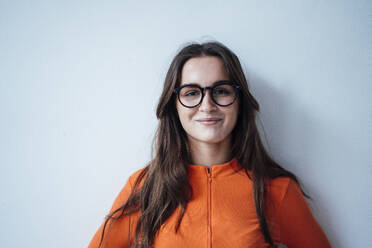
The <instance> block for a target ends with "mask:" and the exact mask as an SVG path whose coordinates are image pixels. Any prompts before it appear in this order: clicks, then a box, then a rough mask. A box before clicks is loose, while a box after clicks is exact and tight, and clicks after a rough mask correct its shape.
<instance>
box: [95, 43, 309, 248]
mask: <svg viewBox="0 0 372 248" xmlns="http://www.w3.org/2000/svg"><path fill="white" fill-rule="evenodd" d="M201 56H216V57H218V58H220V59H221V60H222V62H223V64H224V66H225V68H226V71H227V72H228V75H229V77H230V80H231V81H233V82H234V83H237V84H238V85H240V87H241V90H240V95H239V98H240V99H239V113H238V120H237V123H236V126H235V127H234V129H233V131H232V148H231V149H232V150H231V152H232V155H233V156H235V157H236V158H237V160H238V162H239V164H240V165H241V166H242V167H243V168H244V170H245V172H246V174H247V176H248V177H249V174H248V171H251V173H252V178H251V177H250V179H251V180H252V181H253V185H254V187H253V188H254V192H253V194H254V201H255V207H256V213H257V217H258V219H259V223H260V228H261V231H262V234H263V235H264V238H265V240H266V242H267V243H269V244H270V245H271V246H274V242H273V239H272V237H271V235H270V232H269V228H268V224H267V221H266V218H265V211H264V210H265V207H266V203H265V199H266V185H265V179H271V178H277V177H289V178H292V179H293V180H294V181H296V182H297V183H299V182H298V180H297V178H296V176H295V175H294V174H293V173H291V172H289V171H287V170H285V169H284V168H282V167H281V166H280V165H279V164H278V163H276V162H275V161H274V160H273V159H272V158H271V157H270V156H269V154H268V153H267V152H266V150H265V148H264V146H263V144H262V142H261V139H260V135H259V132H258V129H257V126H256V114H257V112H258V111H259V104H258V102H257V101H256V99H255V98H254V97H253V96H252V95H251V93H250V92H249V89H248V84H247V80H246V77H245V75H244V73H243V70H242V67H241V65H240V62H239V59H238V57H237V56H236V55H235V54H234V53H233V52H232V51H230V50H229V49H228V48H227V47H225V46H224V45H223V44H221V43H219V42H207V43H203V44H197V43H192V44H189V45H187V46H185V47H184V48H182V49H181V50H180V51H179V52H178V53H177V55H176V56H175V57H174V59H173V61H172V63H171V65H170V67H169V70H168V72H167V75H166V77H165V81H164V87H163V91H162V94H161V96H160V100H159V103H158V106H157V110H156V116H157V118H158V120H159V124H158V128H157V131H156V134H155V137H154V142H153V151H154V154H153V159H152V160H151V161H150V163H149V164H148V165H147V166H146V167H145V168H144V170H143V171H142V172H141V173H140V175H139V177H138V178H137V180H136V182H135V184H134V186H133V190H132V192H131V194H130V196H129V198H128V200H127V201H126V202H125V204H124V205H122V206H121V207H119V208H118V209H116V210H115V211H114V212H112V213H111V214H109V215H108V216H107V217H106V221H105V225H104V228H103V232H102V237H101V242H100V246H101V244H102V241H103V238H104V230H105V227H106V224H107V222H108V220H110V219H112V220H116V219H119V218H122V217H124V216H126V215H130V214H132V213H134V212H138V211H140V217H139V220H138V222H137V227H136V232H135V240H134V244H133V247H134V248H138V247H144V248H150V247H151V246H152V244H153V242H154V237H155V234H156V232H157V231H158V230H159V228H160V226H161V225H162V223H163V222H164V221H165V220H166V219H167V218H168V217H169V216H170V215H171V214H172V213H173V212H174V211H175V210H176V209H177V208H179V207H180V208H179V210H180V211H179V217H178V223H177V226H176V230H175V231H176V232H177V231H178V228H179V226H180V223H181V220H182V218H183V216H184V213H185V210H186V205H187V203H188V202H189V201H190V199H191V197H192V193H193V190H192V188H191V185H190V184H189V181H188V167H187V165H188V164H190V163H191V159H190V158H191V155H190V151H189V147H188V142H187V137H186V133H185V131H184V129H183V128H182V125H181V123H180V120H179V118H178V114H177V110H176V102H175V101H176V97H175V95H174V94H173V89H175V88H176V87H178V86H179V85H180V79H181V71H182V68H183V65H184V64H185V62H186V61H187V60H189V59H190V58H195V57H201ZM235 137H239V138H235ZM142 179H144V183H143V186H142V187H141V188H139V182H140V181H141V180H142ZM302 193H303V194H304V195H305V196H306V197H308V196H307V195H306V194H305V193H304V192H303V191H302Z"/></svg>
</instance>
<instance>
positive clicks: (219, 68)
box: [181, 56, 229, 86]
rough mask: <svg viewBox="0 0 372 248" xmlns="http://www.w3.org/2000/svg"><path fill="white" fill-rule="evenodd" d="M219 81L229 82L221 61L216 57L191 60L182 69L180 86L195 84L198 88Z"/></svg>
mask: <svg viewBox="0 0 372 248" xmlns="http://www.w3.org/2000/svg"><path fill="white" fill-rule="evenodd" d="M221 80H229V76H228V73H227V72H226V69H225V67H224V65H223V62H222V60H221V59H220V58H218V57H214V56H203V57H196V58H191V59H189V60H188V61H186V63H185V64H184V66H183V68H182V72H181V85H183V84H189V83H196V84H199V85H200V86H209V85H212V84H213V83H214V82H217V81H221Z"/></svg>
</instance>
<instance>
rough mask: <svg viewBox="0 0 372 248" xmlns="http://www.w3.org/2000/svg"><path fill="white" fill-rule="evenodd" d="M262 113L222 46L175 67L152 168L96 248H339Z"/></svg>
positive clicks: (161, 107) (201, 49)
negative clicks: (267, 134)
mask: <svg viewBox="0 0 372 248" xmlns="http://www.w3.org/2000/svg"><path fill="white" fill-rule="evenodd" d="M258 111H259V104H258V103H257V101H256V100H255V99H254V97H253V96H252V95H251V94H250V92H249V90H248V85H247V81H246V78H245V76H244V73H243V71H242V68H241V65H240V62H239V60H238V58H237V56H236V55H235V54H234V53H233V52H231V51H230V50H229V49H228V48H226V47H225V46H224V45H222V44H221V43H218V42H209V43H204V44H191V45H188V46H186V47H184V48H183V49H182V50H181V51H179V53H178V54H177V55H176V56H175V58H174V59H173V61H172V63H171V65H170V68H169V70H168V73H167V75H166V78H165V83H164V88H163V92H162V95H161V97H160V101H159V104H158V107H157V111H156V114H157V118H158V119H159V126H158V129H157V133H156V137H155V139H154V141H155V142H154V148H155V150H154V151H155V154H154V158H153V159H152V160H151V162H150V163H149V164H148V165H147V166H146V167H144V168H143V169H141V170H138V171H137V172H135V173H134V174H133V175H131V176H130V178H129V179H128V181H127V183H126V185H125V186H124V188H123V189H122V191H121V192H120V194H119V196H118V197H117V198H116V200H115V202H114V204H113V206H112V209H111V211H110V213H109V215H108V216H107V218H106V221H105V222H104V223H103V224H102V226H101V227H100V229H99V230H98V231H97V233H96V234H95V236H94V237H93V239H92V241H91V243H90V245H89V247H90V248H96V247H110V248H116V247H156V248H158V247H160V248H163V247H192V248H194V247H196V248H198V247H201V248H202V247H236V248H240V247H255V248H256V247H276V246H277V245H278V244H280V243H282V244H285V245H286V246H288V247H302V248H303V247H312V248H314V247H317V248H319V247H320V248H322V247H330V244H329V242H328V240H327V237H326V236H325V234H324V232H323V231H322V229H321V227H320V226H319V224H318V223H317V222H316V220H315V219H314V217H313V216H312V214H311V211H310V210H309V207H308V206H307V203H306V201H305V199H304V197H303V196H306V194H305V193H304V192H303V191H302V189H301V187H300V186H299V182H298V180H297V178H296V176H295V175H294V174H293V173H291V172H289V171H287V170H285V169H283V168H282V167H281V166H280V165H279V164H278V163H276V162H275V161H274V160H273V159H272V158H271V157H270V156H269V155H268V153H267V152H266V151H265V148H264V146H263V145H262V142H261V140H260V136H259V133H258V129H257V127H256V124H255V118H256V113H257V112H258Z"/></svg>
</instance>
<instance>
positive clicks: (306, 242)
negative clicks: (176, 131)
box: [89, 158, 330, 248]
mask: <svg viewBox="0 0 372 248" xmlns="http://www.w3.org/2000/svg"><path fill="white" fill-rule="evenodd" d="M240 168H241V167H240V165H239V164H238V161H237V160H236V159H235V158H234V159H232V160H231V161H229V162H227V163H225V164H219V165H213V166H211V167H210V168H208V167H205V166H203V165H189V181H190V184H191V186H192V188H193V198H192V199H191V201H190V202H189V203H188V204H187V207H186V212H185V215H184V217H183V219H182V221H181V225H180V228H179V230H178V232H177V233H175V231H174V228H175V226H176V223H177V217H178V211H174V213H173V214H172V215H171V216H170V217H169V218H168V219H167V220H166V221H165V222H164V223H163V225H162V226H161V227H160V229H159V231H158V233H157V235H156V236H155V240H154V247H155V248H174V247H180V248H183V247H185V248H189V247H190V248H248V247H254V248H261V247H269V245H268V244H267V243H266V242H265V239H264V236H263V234H262V233H261V231H260V226H259V221H258V219H257V215H256V210H255V206H254V199H253V184H252V181H251V180H250V179H249V178H248V177H247V175H246V174H245V172H244V170H239V169H240ZM238 170H239V171H238ZM140 171H141V170H138V171H137V172H135V173H134V174H133V175H132V176H130V177H129V179H128V181H127V183H126V185H125V186H124V188H123V189H122V190H121V192H120V193H119V195H118V196H117V198H116V200H115V202H114V204H113V206H112V209H111V211H113V210H114V209H116V208H118V207H119V206H121V205H122V204H123V203H124V202H125V201H126V200H127V198H128V196H129V193H130V191H131V189H132V186H133V185H134V181H135V179H136V178H137V177H138V175H139V173H140ZM236 171H238V172H236ZM268 196H269V199H270V201H269V202H268V209H269V211H268V214H267V216H266V220H267V222H268V225H269V230H270V234H271V236H272V238H273V240H274V243H275V244H279V243H283V244H285V245H286V246H287V247H289V248H296V247H301V248H307V247H309V248H323V247H324V248H326V247H330V244H329V241H328V240H327V237H326V235H325V234H324V232H323V230H322V229H321V227H320V226H319V224H318V223H317V221H316V220H315V219H314V217H313V215H312V214H311V211H310V209H309V207H308V205H307V203H306V201H305V199H304V197H303V196H302V193H301V190H300V188H299V186H298V185H297V183H296V182H294V181H293V180H292V179H289V178H276V179H273V180H271V181H269V184H268ZM138 217H139V213H135V214H132V215H130V216H125V217H122V218H121V219H120V220H118V221H114V222H113V223H112V225H111V226H110V222H111V221H109V222H108V224H107V226H106V230H105V236H104V240H103V245H102V246H101V247H102V248H119V247H120V248H129V247H130V244H132V243H131V242H133V239H134V232H135V226H136V220H137V219H138ZM109 226H110V228H108V227H109ZM102 228H103V224H102V225H101V227H100V228H99V229H98V231H97V232H96V234H95V235H94V237H93V239H92V240H91V242H90V244H89V248H97V247H98V244H99V241H100V238H101V234H102Z"/></svg>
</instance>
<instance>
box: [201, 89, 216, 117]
mask: <svg viewBox="0 0 372 248" xmlns="http://www.w3.org/2000/svg"><path fill="white" fill-rule="evenodd" d="M216 109H217V105H216V104H215V103H214V102H213V100H212V97H211V91H210V90H206V91H205V94H204V98H203V100H202V102H201V103H200V106H199V110H200V111H202V112H211V111H214V110H216Z"/></svg>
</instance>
